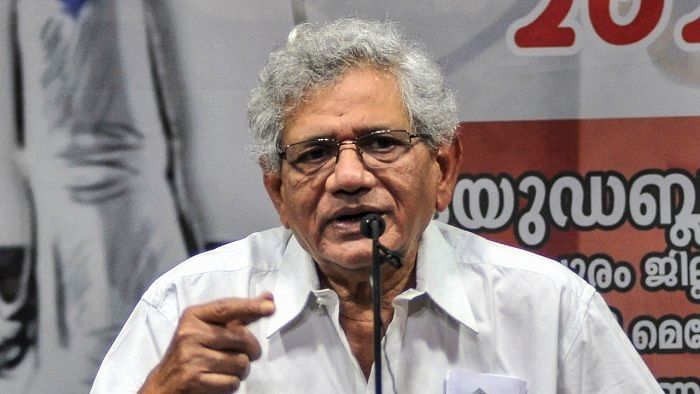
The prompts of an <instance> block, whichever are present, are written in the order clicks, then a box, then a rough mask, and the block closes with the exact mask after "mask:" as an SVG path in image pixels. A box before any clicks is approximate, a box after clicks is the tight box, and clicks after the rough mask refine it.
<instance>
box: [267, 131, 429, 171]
mask: <svg viewBox="0 0 700 394" xmlns="http://www.w3.org/2000/svg"><path fill="white" fill-rule="evenodd" d="M427 136H428V135H427V134H423V133H417V134H411V133H409V132H408V131H406V130H377V131H373V132H371V133H369V134H365V135H363V136H360V137H357V138H355V139H350V140H345V141H338V140H336V139H335V138H316V139H313V140H308V141H301V142H296V143H294V144H289V145H286V146H284V147H281V149H280V150H279V154H280V157H281V158H283V159H285V160H287V162H288V163H289V164H290V165H291V166H292V168H294V169H296V170H297V171H299V172H301V173H302V174H305V175H310V174H313V173H315V172H316V171H318V170H320V169H321V168H323V167H324V166H326V164H328V163H330V162H331V159H332V158H335V160H334V161H333V162H334V163H337V162H338V155H339V154H340V146H341V145H351V144H354V145H355V146H357V153H358V155H359V156H360V159H361V160H362V162H363V163H364V164H365V166H367V167H368V168H381V167H385V166H386V164H390V163H393V162H394V161H396V160H398V158H399V157H401V156H402V155H403V154H405V153H406V152H408V151H409V150H410V149H411V146H412V140H413V138H423V137H427ZM365 153H366V154H367V155H366V156H365V155H364V154H365Z"/></svg>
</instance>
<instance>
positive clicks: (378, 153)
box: [357, 130, 411, 163]
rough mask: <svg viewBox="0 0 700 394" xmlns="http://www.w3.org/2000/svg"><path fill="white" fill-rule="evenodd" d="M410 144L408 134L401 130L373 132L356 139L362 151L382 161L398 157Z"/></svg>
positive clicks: (393, 159)
mask: <svg viewBox="0 0 700 394" xmlns="http://www.w3.org/2000/svg"><path fill="white" fill-rule="evenodd" d="M410 145H411V138H410V135H409V134H408V132H407V131H403V130H390V131H380V132H374V133H371V134H367V135H364V136H362V137H360V138H358V139H357V146H358V147H359V148H360V149H361V150H362V152H364V153H365V154H367V155H369V156H371V157H372V158H374V159H377V160H379V161H381V162H384V163H390V162H393V161H395V160H396V159H398V158H399V157H400V156H401V155H403V154H404V153H406V151H407V150H408V147H409V146H410Z"/></svg>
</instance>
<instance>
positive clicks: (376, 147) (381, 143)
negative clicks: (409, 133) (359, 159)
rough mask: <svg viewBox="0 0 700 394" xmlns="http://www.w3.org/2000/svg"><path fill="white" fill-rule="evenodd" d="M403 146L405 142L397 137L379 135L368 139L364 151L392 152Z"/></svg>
mask: <svg viewBox="0 0 700 394" xmlns="http://www.w3.org/2000/svg"><path fill="white" fill-rule="evenodd" d="M401 145H404V142H403V141H401V140H400V139H398V138H396V137H393V136H390V135H378V136H373V137H372V138H368V139H367V140H366V146H365V147H364V149H365V150H369V151H373V152H384V151H390V150H392V149H394V148H396V147H397V146H401Z"/></svg>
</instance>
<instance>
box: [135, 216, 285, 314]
mask: <svg viewBox="0 0 700 394" xmlns="http://www.w3.org/2000/svg"><path fill="white" fill-rule="evenodd" d="M291 236H292V233H291V231H289V230H286V229H284V228H282V227H276V228H273V229H269V230H265V231H261V232H256V233H253V234H250V235H248V236H247V237H245V238H243V239H240V240H236V241H232V242H229V243H227V244H224V245H222V246H220V247H218V248H216V249H212V250H209V251H206V252H203V253H200V254H197V255H195V256H192V257H190V258H188V259H187V260H185V261H184V262H182V263H180V264H178V265H177V266H175V267H174V268H173V269H171V270H170V271H168V272H166V273H165V274H163V275H162V276H160V277H159V278H158V279H156V280H155V281H154V282H153V284H152V285H151V286H150V287H149V289H148V290H147V291H146V293H145V294H144V296H143V297H142V300H143V301H145V302H147V303H149V304H151V305H153V306H155V307H158V306H159V305H160V304H162V302H163V300H164V299H165V298H166V296H168V295H169V294H171V295H172V294H174V293H177V297H178V298H181V297H183V293H185V292H186V293H187V294H188V295H189V296H188V297H187V298H188V299H192V300H193V301H194V302H197V301H203V300H204V299H203V298H206V297H212V298H216V297H222V296H237V297H245V296H248V294H247V292H248V287H249V283H250V278H251V277H253V276H264V275H265V274H266V273H274V272H275V271H277V270H278V268H279V264H280V262H281V261H282V259H281V257H282V254H283V253H284V250H285V248H286V246H287V243H288V242H289V239H290V238H291ZM218 287H221V290H220V291H219V290H218ZM198 298H202V300H198Z"/></svg>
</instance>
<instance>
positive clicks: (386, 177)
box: [265, 68, 459, 273]
mask: <svg viewBox="0 0 700 394" xmlns="http://www.w3.org/2000/svg"><path fill="white" fill-rule="evenodd" d="M385 129H401V130H408V131H409V132H413V131H412V130H411V127H410V121H409V118H408V116H407V114H406V110H405V109H404V106H403V102H402V99H401V94H400V91H399V89H398V85H397V81H396V78H395V77H394V76H393V75H391V74H390V73H387V72H381V71H378V70H376V69H372V68H358V69H353V70H350V71H348V72H347V73H346V74H345V75H344V76H343V77H342V79H341V80H340V81H339V82H338V83H337V84H336V85H334V86H331V87H328V88H323V89H320V90H317V91H315V92H311V94H309V95H308V98H307V100H305V101H304V102H303V103H302V104H301V105H300V107H299V108H297V109H296V110H295V111H294V112H293V113H292V114H291V115H290V116H289V117H288V118H287V119H285V131H284V134H283V136H282V145H283V146H284V145H287V144H292V143H296V142H300V141H306V140H310V139H313V138H320V137H333V138H335V139H337V140H338V141H345V140H350V139H353V138H356V137H358V136H361V135H365V134H367V133H369V132H372V131H376V130H385ZM454 145H456V144H454ZM356 149H357V148H356V146H355V145H342V146H341V148H340V153H339V157H338V161H337V163H335V165H334V166H333V165H332V164H331V165H330V168H329V169H328V170H326V171H322V172H321V173H317V174H313V175H304V174H301V173H300V172H299V171H297V170H296V169H295V168H293V167H292V166H290V164H289V163H288V162H286V161H283V163H282V167H281V169H280V172H279V173H278V174H267V175H265V187H266V188H267V190H268V193H269V194H270V197H271V199H272V201H273V203H274V204H275V207H276V208H277V211H278V213H279V215H280V219H281V221H282V223H283V224H284V225H285V226H286V227H289V228H291V229H292V231H293V232H294V234H295V236H296V238H297V239H298V240H299V242H300V244H301V245H302V246H303V247H304V249H305V250H306V251H308V252H309V253H310V254H311V256H312V257H313V258H314V260H315V261H316V263H317V264H318V265H319V267H320V269H321V270H322V271H323V272H326V273H328V272H329V271H330V272H342V271H358V270H360V271H364V270H366V269H367V268H369V267H371V261H372V245H371V241H370V240H369V239H367V238H365V237H363V236H362V235H361V233H360V218H361V217H362V216H363V215H365V214H367V213H378V214H380V215H382V217H383V218H384V220H385V221H386V231H385V232H384V234H383V235H382V237H381V238H380V240H381V242H382V243H383V244H384V245H386V246H387V247H388V248H391V249H394V250H398V251H399V252H401V253H402V254H403V255H404V256H405V258H406V259H415V256H416V253H417V249H418V242H419V239H420V235H421V234H422V232H423V230H424V229H425V227H426V226H427V225H428V222H429V221H430V219H431V218H432V215H433V212H434V210H435V209H438V210H443V209H445V208H446V207H447V204H448V203H449V201H450V198H451V196H452V190H453V189H454V181H455V176H456V166H457V164H458V163H457V161H458V159H459V148H458V147H457V148H455V147H454V146H453V147H443V148H441V149H439V150H431V149H429V148H428V147H427V146H426V145H425V144H424V143H420V140H416V139H413V145H412V146H411V148H410V149H409V150H408V152H407V153H406V154H405V155H403V156H401V157H400V158H399V159H398V160H396V161H395V162H393V163H392V164H391V165H389V166H388V167H386V168H381V169H371V168H367V167H366V166H365V165H364V164H363V162H362V159H361V158H360V157H359V155H358V154H357V150H356Z"/></svg>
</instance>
